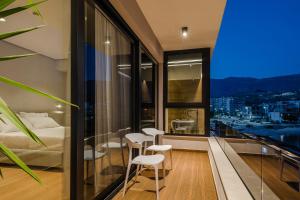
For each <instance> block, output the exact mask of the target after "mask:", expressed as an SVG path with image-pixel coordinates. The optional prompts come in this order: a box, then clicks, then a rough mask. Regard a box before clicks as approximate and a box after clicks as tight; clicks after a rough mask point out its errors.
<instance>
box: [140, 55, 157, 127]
mask: <svg viewBox="0 0 300 200" xmlns="http://www.w3.org/2000/svg"><path fill="white" fill-rule="evenodd" d="M141 52H142V55H141V58H142V62H141V66H140V67H141V92H142V109H141V127H142V128H147V127H155V98H154V96H155V88H154V85H155V82H154V80H155V74H154V73H153V72H154V68H153V67H154V63H153V61H152V60H151V59H150V58H149V56H148V55H147V54H146V53H145V52H144V51H143V50H142V51H141Z"/></svg>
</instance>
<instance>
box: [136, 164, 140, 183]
mask: <svg viewBox="0 0 300 200" xmlns="http://www.w3.org/2000/svg"><path fill="white" fill-rule="evenodd" d="M140 166H141V165H137V167H136V173H135V178H134V182H136V181H137V178H138V176H139V172H140Z"/></svg>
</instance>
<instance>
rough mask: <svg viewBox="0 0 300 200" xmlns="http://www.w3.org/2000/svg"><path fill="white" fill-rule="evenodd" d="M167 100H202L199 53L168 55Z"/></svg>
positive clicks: (197, 101)
mask: <svg viewBox="0 0 300 200" xmlns="http://www.w3.org/2000/svg"><path fill="white" fill-rule="evenodd" d="M167 65H168V102H169V103H172V102H173V103H174V102H177V103H181V102H182V103H199V102H202V55H201V53H190V54H177V55H170V56H168V64H167Z"/></svg>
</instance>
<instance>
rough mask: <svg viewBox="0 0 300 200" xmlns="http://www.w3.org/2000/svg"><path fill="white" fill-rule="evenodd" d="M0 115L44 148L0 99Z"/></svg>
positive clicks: (38, 139)
mask: <svg viewBox="0 0 300 200" xmlns="http://www.w3.org/2000/svg"><path fill="white" fill-rule="evenodd" d="M0 113H2V114H3V115H4V116H5V117H6V118H7V119H8V120H9V121H10V122H11V123H13V124H14V125H15V126H16V127H17V128H18V129H19V130H20V131H22V132H23V133H24V134H25V135H27V136H28V137H30V138H31V139H32V140H33V141H35V142H36V143H38V144H41V145H44V146H46V145H45V144H44V143H43V141H41V140H40V138H39V137H38V136H36V134H35V133H33V132H32V131H31V130H30V129H28V128H27V127H26V126H25V125H24V123H23V122H22V121H21V120H20V118H19V117H18V116H17V115H16V114H15V113H14V112H13V111H12V110H11V109H10V108H9V107H8V105H7V104H6V103H5V101H4V100H3V99H2V98H1V97H0Z"/></svg>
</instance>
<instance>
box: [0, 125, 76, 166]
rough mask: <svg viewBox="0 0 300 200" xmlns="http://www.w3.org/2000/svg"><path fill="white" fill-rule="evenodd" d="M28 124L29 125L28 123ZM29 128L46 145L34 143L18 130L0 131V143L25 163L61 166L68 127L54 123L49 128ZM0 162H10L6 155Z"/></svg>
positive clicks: (67, 138) (67, 140) (67, 136)
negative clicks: (53, 125)
mask: <svg viewBox="0 0 300 200" xmlns="http://www.w3.org/2000/svg"><path fill="white" fill-rule="evenodd" d="M27 123H28V122H27ZM29 126H30V125H29ZM30 128H31V130H32V131H33V132H34V133H35V134H36V135H37V136H38V137H39V138H40V139H41V140H42V141H43V142H44V143H45V145H46V146H42V145H39V144H37V143H35V142H34V141H33V140H32V139H31V138H29V137H28V136H27V135H25V134H24V133H22V132H20V131H12V132H5V131H3V130H2V131H1V132H0V143H1V144H4V145H5V146H7V147H8V148H10V149H11V150H12V151H13V152H15V153H16V154H17V155H18V156H19V157H20V158H21V159H22V160H23V161H24V162H25V163H26V164H28V165H31V166H40V167H47V168H48V167H58V168H62V167H63V165H64V164H63V163H64V162H63V161H64V160H65V159H64V156H66V155H65V152H66V148H65V147H66V146H68V145H67V144H66V143H67V142H69V138H70V137H69V130H70V129H69V128H68V127H63V126H60V125H58V124H57V125H56V126H55V127H50V128H38V129H36V128H34V127H30ZM0 163H11V162H10V161H9V160H8V159H7V158H6V157H4V156H2V157H0Z"/></svg>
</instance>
